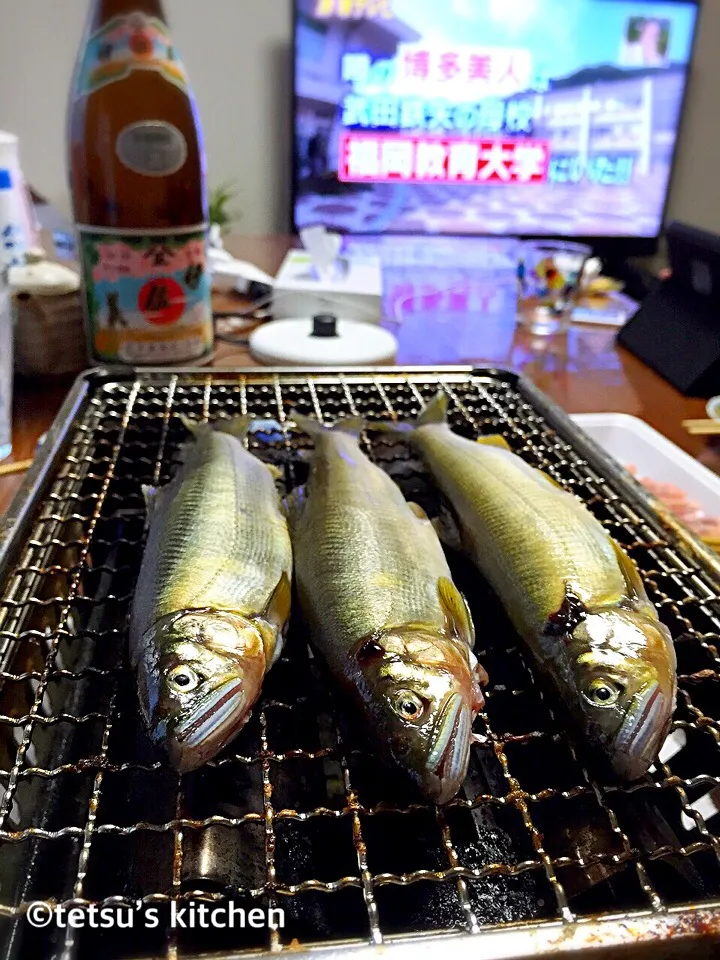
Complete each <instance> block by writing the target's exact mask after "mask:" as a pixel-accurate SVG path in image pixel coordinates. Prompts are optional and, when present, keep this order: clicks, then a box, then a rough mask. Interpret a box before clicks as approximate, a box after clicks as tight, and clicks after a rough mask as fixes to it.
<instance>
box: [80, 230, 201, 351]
mask: <svg viewBox="0 0 720 960" xmlns="http://www.w3.org/2000/svg"><path fill="white" fill-rule="evenodd" d="M78 233H79V242H80V254H81V262H82V266H83V275H84V279H85V288H86V295H87V304H86V317H87V323H88V333H89V341H90V347H91V350H92V353H93V355H94V358H95V359H96V360H100V361H103V362H106V363H116V362H120V363H137V364H162V363H182V362H184V361H187V360H197V359H199V358H200V357H203V356H205V355H206V354H208V353H209V352H210V351H211V350H212V346H213V319H212V307H211V303H210V275H209V274H208V271H207V263H206V246H205V243H206V228H205V226H204V225H200V226H197V227H189V228H188V229H186V230H182V229H179V230H175V231H174V232H172V233H171V234H166V233H162V232H161V231H156V230H145V231H143V230H110V229H105V228H102V227H85V226H80V227H79V228H78Z"/></svg>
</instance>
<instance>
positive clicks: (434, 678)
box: [357, 629, 484, 803]
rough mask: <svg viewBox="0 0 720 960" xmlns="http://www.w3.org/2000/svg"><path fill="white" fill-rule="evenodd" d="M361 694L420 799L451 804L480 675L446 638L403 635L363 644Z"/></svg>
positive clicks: (479, 700)
mask: <svg viewBox="0 0 720 960" xmlns="http://www.w3.org/2000/svg"><path fill="white" fill-rule="evenodd" d="M357 663H358V666H359V668H360V672H361V681H360V683H359V684H358V688H359V689H360V691H361V699H362V702H363V706H364V708H365V710H366V712H367V713H368V714H369V715H370V716H369V720H370V722H371V723H372V725H373V728H374V729H375V730H376V731H377V733H378V739H379V741H380V743H381V744H382V746H383V747H384V749H385V752H386V753H387V754H388V755H389V759H390V760H391V761H392V762H393V763H394V764H395V765H396V766H397V767H399V768H400V769H401V770H403V771H405V772H406V773H407V774H409V776H410V779H411V780H412V781H413V782H414V783H415V785H416V787H417V788H418V789H419V790H420V792H421V793H422V794H423V795H424V796H426V797H428V798H429V799H431V800H433V801H434V802H435V803H447V802H448V801H449V800H451V799H452V798H453V797H454V796H455V795H456V794H457V792H458V790H459V789H460V787H461V785H462V783H463V780H464V779H465V776H466V773H467V766H468V761H469V758H470V746H471V742H472V724H473V720H474V718H475V715H476V714H477V712H478V710H480V709H481V708H482V706H483V704H484V700H483V696H482V692H481V689H480V679H481V678H482V677H483V674H482V670H481V668H479V667H476V666H475V664H476V661H475V660H474V657H470V658H468V655H467V652H463V651H461V650H459V649H458V646H457V644H455V643H453V642H452V641H450V640H448V638H447V637H446V636H445V635H444V634H443V633H442V632H437V633H434V632H433V631H432V629H427V630H416V629H412V630H397V631H390V632H387V633H383V634H380V635H378V636H375V637H373V638H372V639H371V640H366V641H365V642H364V643H362V644H361V645H360V647H359V649H358V653H357Z"/></svg>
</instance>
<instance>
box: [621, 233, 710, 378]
mask: <svg viewBox="0 0 720 960" xmlns="http://www.w3.org/2000/svg"><path fill="white" fill-rule="evenodd" d="M667 242H668V253H669V259H670V266H671V269H672V275H671V277H670V278H669V279H668V280H664V281H663V282H662V283H660V284H659V285H658V286H657V287H656V289H655V290H654V291H653V292H652V293H650V295H649V296H648V297H647V298H646V299H645V301H644V302H643V304H642V306H641V307H640V309H639V310H638V312H637V313H636V314H635V316H634V317H633V318H632V319H631V320H630V321H629V322H628V323H627V324H626V325H625V327H624V328H623V329H622V330H621V331H620V334H619V335H618V342H619V343H620V344H621V345H622V346H623V347H626V348H627V349H628V350H630V352H631V353H634V354H635V355H636V356H637V357H639V358H640V359H641V360H643V361H644V362H645V363H647V364H648V366H650V367H652V368H653V370H655V371H656V372H657V373H659V374H660V376H662V377H664V378H665V379H666V380H668V381H669V382H670V383H671V384H672V385H673V386H674V387H676V388H677V389H678V390H680V392H681V393H684V394H685V395H686V396H694V397H711V396H714V395H715V394H717V393H720V237H719V236H717V235H716V234H713V233H708V232H706V231H704V230H698V229H696V228H695V227H690V226H687V225H685V224H680V223H671V224H670V225H669V226H668V228H667Z"/></svg>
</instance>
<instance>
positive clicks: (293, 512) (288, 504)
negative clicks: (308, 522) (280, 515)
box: [283, 487, 307, 530]
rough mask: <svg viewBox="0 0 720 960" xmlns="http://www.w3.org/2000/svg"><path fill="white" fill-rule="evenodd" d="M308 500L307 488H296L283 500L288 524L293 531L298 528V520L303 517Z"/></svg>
mask: <svg viewBox="0 0 720 960" xmlns="http://www.w3.org/2000/svg"><path fill="white" fill-rule="evenodd" d="M306 499H307V498H306V493H305V487H296V488H295V489H294V490H293V491H292V492H291V493H289V494H288V495H287V496H286V497H285V499H284V500H283V507H284V508H285V515H286V516H287V518H288V523H289V524H290V529H291V530H292V529H293V528H294V527H295V526H296V524H297V522H298V520H299V519H300V517H301V516H302V512H303V508H304V507H305V500H306Z"/></svg>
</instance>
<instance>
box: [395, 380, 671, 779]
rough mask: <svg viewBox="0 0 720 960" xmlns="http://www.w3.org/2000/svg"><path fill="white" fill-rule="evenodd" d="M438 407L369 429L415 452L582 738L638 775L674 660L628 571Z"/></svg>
mask: <svg viewBox="0 0 720 960" xmlns="http://www.w3.org/2000/svg"><path fill="white" fill-rule="evenodd" d="M447 408H448V399H447V396H446V395H445V394H444V393H440V394H438V395H437V396H436V397H435V399H434V400H433V401H432V402H431V403H430V404H429V405H428V406H427V407H426V409H425V410H424V411H423V413H422V414H421V416H420V418H419V420H418V421H417V423H415V424H403V423H391V424H382V425H380V426H379V427H378V429H380V430H383V431H386V432H391V433H400V434H403V435H405V436H408V437H409V439H410V442H411V444H413V446H415V447H416V448H417V449H418V450H419V452H420V454H421V456H422V458H423V459H424V461H425V462H426V464H427V466H428V469H429V471H430V473H431V474H432V476H433V478H434V479H435V482H436V483H437V485H438V486H439V487H440V489H441V490H442V491H443V493H444V494H445V495H446V497H447V498H448V499H449V500H450V502H451V504H452V507H453V508H454V512H455V519H456V520H457V525H458V528H459V529H458V530H457V534H459V538H457V537H456V538H457V539H459V543H460V546H461V547H462V549H464V550H465V552H466V553H467V554H468V555H469V556H470V557H471V558H472V559H473V561H474V563H475V565H476V567H477V568H478V570H479V571H480V572H481V573H482V574H483V576H484V577H485V578H486V579H487V580H488V581H489V583H490V584H491V586H492V587H493V589H494V590H495V592H496V593H497V595H498V597H499V599H500V601H501V602H502V604H503V606H504V607H505V610H506V612H507V614H508V616H509V618H510V620H511V621H512V622H513V624H514V625H515V627H516V629H517V631H518V633H519V634H520V635H521V636H522V638H523V639H524V640H525V642H526V643H527V646H528V648H529V650H530V652H531V653H532V654H533V656H534V657H535V659H536V662H537V664H538V666H539V667H540V668H541V669H542V670H543V671H544V673H545V675H546V677H547V679H548V680H549V681H550V682H551V683H552V684H553V685H554V686H555V689H556V693H557V694H558V695H559V697H560V699H561V700H562V702H563V705H564V706H563V708H564V709H566V710H567V712H568V713H569V714H570V715H572V717H573V718H574V720H575V723H576V724H577V726H578V729H579V730H582V732H583V734H584V736H585V738H586V740H587V741H588V742H589V743H592V744H594V745H595V746H596V747H597V748H599V754H602V755H603V758H604V760H605V761H606V762H609V764H610V765H611V766H612V768H613V770H614V771H615V773H616V774H618V776H620V777H621V778H623V779H626V780H634V779H637V778H639V777H641V776H643V775H644V774H645V773H646V772H647V770H648V769H649V767H650V765H651V764H652V763H653V762H654V761H655V759H656V757H657V755H658V751H659V750H660V747H661V746H662V743H663V741H664V739H665V737H666V736H667V733H668V730H669V728H670V724H671V721H672V713H673V710H674V708H675V703H676V697H677V662H676V657H675V650H674V647H673V644H672V638H671V636H670V633H669V631H668V629H667V627H666V626H665V625H664V624H663V623H662V622H661V620H660V618H659V617H658V614H657V611H656V610H655V608H654V607H653V605H652V604H651V603H650V600H649V599H648V596H647V593H646V591H645V587H644V585H643V582H642V579H641V577H640V574H639V572H638V569H637V567H636V566H635V564H634V563H633V561H632V560H631V559H630V557H629V556H628V555H627V554H626V553H624V552H623V550H622V549H621V548H620V546H619V545H618V544H617V543H615V541H614V540H612V539H611V537H610V535H609V534H608V533H607V531H606V530H605V529H604V528H603V526H602V525H601V524H600V522H599V521H598V520H597V519H596V517H594V516H593V515H592V514H591V513H590V511H589V510H588V509H587V508H586V507H585V506H584V505H583V504H582V503H581V502H580V501H579V500H577V499H576V498H575V497H574V496H573V495H572V494H571V493H569V492H568V491H565V490H563V489H562V488H561V487H560V486H559V485H558V484H556V483H555V481H554V480H552V479H551V478H550V477H549V476H547V475H546V474H543V473H542V472H541V471H539V470H536V469H535V468H533V467H531V466H530V465H529V464H527V463H525V462H524V461H523V460H522V458H521V457H518V456H517V455H516V454H514V453H513V452H512V451H511V450H510V448H509V446H508V445H507V443H506V442H505V441H504V440H503V439H502V438H501V437H481V438H480V439H479V440H478V441H477V442H474V441H472V440H468V439H465V438H464V437H460V436H458V435H457V434H454V433H453V432H452V430H451V429H450V427H449V425H448V423H447ZM446 526H448V528H449V525H447V524H446ZM450 532H451V533H452V531H450Z"/></svg>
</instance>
